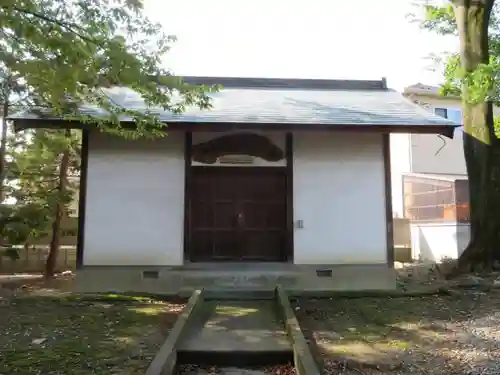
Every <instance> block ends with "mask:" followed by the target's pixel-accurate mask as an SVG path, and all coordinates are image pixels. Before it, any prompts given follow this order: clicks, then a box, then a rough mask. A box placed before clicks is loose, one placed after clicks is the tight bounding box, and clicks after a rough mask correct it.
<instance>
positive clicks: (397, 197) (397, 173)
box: [390, 134, 411, 217]
mask: <svg viewBox="0 0 500 375" xmlns="http://www.w3.org/2000/svg"><path fill="white" fill-rule="evenodd" d="M390 140H391V193H392V212H393V216H395V217H403V216H404V212H403V175H404V174H405V173H408V172H411V147H410V134H391V135H390Z"/></svg>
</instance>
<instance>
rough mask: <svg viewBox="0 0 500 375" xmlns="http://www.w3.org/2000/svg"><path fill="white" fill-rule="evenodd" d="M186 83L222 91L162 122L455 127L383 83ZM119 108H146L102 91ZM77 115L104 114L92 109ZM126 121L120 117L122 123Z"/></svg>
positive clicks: (122, 92) (128, 94) (129, 95)
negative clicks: (208, 104)
mask: <svg viewBox="0 0 500 375" xmlns="http://www.w3.org/2000/svg"><path fill="white" fill-rule="evenodd" d="M185 80H186V81H187V82H189V83H203V84H212V83H221V84H222V85H223V86H224V89H223V90H222V91H220V92H218V93H213V94H210V95H211V96H212V98H213V102H212V104H213V108H212V109H210V110H199V109H197V108H188V109H187V110H186V111H185V112H184V113H182V114H180V115H175V114H172V113H171V112H165V111H162V110H157V111H156V110H155V111H153V112H156V113H157V115H158V116H159V117H160V119H161V120H162V121H164V122H194V123H196V122H198V123H255V124H266V123H273V124H277V123H278V124H322V125H332V126H334V125H394V126H398V125H401V126H412V125H419V126H433V125H440V126H443V125H444V126H446V125H450V126H451V125H455V124H454V123H453V122H451V121H449V120H446V119H443V118H441V117H439V116H436V115H434V114H433V113H431V112H429V111H427V110H425V109H423V108H421V107H419V106H417V105H415V104H413V103H412V102H411V101H409V100H408V99H406V98H405V97H403V96H402V95H401V94H400V93H398V92H396V91H393V90H390V89H386V88H385V81H384V80H382V81H338V80H301V79H295V80H293V79H291V80H287V79H255V78H243V79H241V78H240V79H237V78H207V77H186V78H185ZM106 91H107V94H108V95H109V96H110V98H111V99H112V100H113V101H114V102H116V103H118V104H120V105H121V106H124V107H127V108H130V109H136V110H141V109H145V105H144V102H143V101H142V99H141V97H140V96H139V95H138V94H137V93H135V92H134V91H132V90H130V89H128V88H123V87H114V88H111V89H107V90H106ZM82 110H83V111H84V112H86V113H89V114H92V115H96V116H99V115H105V113H104V112H103V111H102V110H101V109H99V108H96V107H90V106H85V107H82ZM38 116H39V115H35V114H33V113H18V114H15V115H13V116H12V117H11V118H12V119H14V120H15V119H36V118H39V117H38ZM128 120H130V119H128V118H123V121H128Z"/></svg>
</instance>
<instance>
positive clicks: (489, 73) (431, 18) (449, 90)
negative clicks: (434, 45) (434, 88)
mask: <svg viewBox="0 0 500 375" xmlns="http://www.w3.org/2000/svg"><path fill="white" fill-rule="evenodd" d="M423 6H424V11H425V18H424V19H423V20H420V21H421V22H420V25H421V27H422V28H423V29H425V30H430V31H434V32H437V33H439V34H441V35H458V30H457V24H456V19H455V13H454V8H453V3H452V2H451V1H450V2H446V3H444V4H443V5H432V4H428V3H427V4H424V5H423ZM488 37H489V50H490V61H489V64H482V65H480V66H479V67H478V68H477V69H475V70H474V71H473V72H469V73H467V72H465V70H464V69H463V68H462V66H461V64H460V56H459V54H458V53H455V54H451V55H449V56H448V57H447V59H446V61H445V66H444V79H445V81H444V84H443V86H442V87H441V93H442V94H443V95H453V96H462V95H463V93H464V92H463V91H462V87H467V90H466V91H465V92H466V93H467V97H466V98H464V99H466V100H467V101H468V102H469V103H472V104H477V103H481V102H484V101H491V102H493V103H494V104H495V105H500V5H499V3H495V5H494V6H493V11H492V14H491V18H490V24H489V35H488Z"/></svg>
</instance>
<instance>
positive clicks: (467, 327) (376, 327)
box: [294, 289, 500, 375]
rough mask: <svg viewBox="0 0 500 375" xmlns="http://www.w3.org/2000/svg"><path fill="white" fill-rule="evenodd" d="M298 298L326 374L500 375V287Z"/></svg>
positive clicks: (301, 315) (304, 325) (303, 322)
mask: <svg viewBox="0 0 500 375" xmlns="http://www.w3.org/2000/svg"><path fill="white" fill-rule="evenodd" d="M457 293H458V294H457V295H453V296H427V297H401V298H357V299H355V298H351V299H348V298H344V299H326V300H307V299H303V300H297V301H295V302H294V305H295V310H296V314H297V316H298V319H299V321H300V323H301V326H302V329H303V330H304V333H305V335H306V337H307V338H308V339H309V340H310V344H311V346H312V348H313V350H314V352H315V355H317V356H318V358H319V359H320V363H321V362H322V363H323V364H324V368H325V372H324V373H325V374H436V375H438V374H439V375H442V374H449V375H452V374H463V375H465V374H467V375H475V374H478V375H479V374H483V375H488V374H500V291H499V290H494V289H493V290H491V291H489V292H481V291H477V290H476V291H475V290H468V291H465V290H463V291H460V292H457Z"/></svg>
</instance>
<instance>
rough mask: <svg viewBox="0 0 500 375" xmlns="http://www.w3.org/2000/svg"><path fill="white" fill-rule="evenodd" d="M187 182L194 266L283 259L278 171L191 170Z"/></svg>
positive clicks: (282, 179) (282, 181)
mask: <svg viewBox="0 0 500 375" xmlns="http://www.w3.org/2000/svg"><path fill="white" fill-rule="evenodd" d="M192 180H193V182H192V186H193V189H192V190H191V197H190V206H191V210H190V239H191V240H190V252H191V259H192V260H193V261H209V260H228V261H237V260H259V261H280V260H284V255H285V251H284V246H285V242H286V233H287V231H286V175H285V170H284V169H283V168H254V167H248V168H246V167H243V168H241V167H240V168H233V167H193V168H192Z"/></svg>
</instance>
